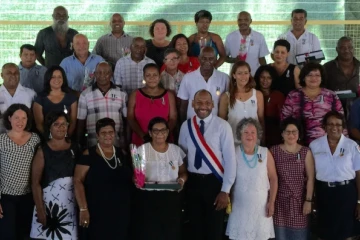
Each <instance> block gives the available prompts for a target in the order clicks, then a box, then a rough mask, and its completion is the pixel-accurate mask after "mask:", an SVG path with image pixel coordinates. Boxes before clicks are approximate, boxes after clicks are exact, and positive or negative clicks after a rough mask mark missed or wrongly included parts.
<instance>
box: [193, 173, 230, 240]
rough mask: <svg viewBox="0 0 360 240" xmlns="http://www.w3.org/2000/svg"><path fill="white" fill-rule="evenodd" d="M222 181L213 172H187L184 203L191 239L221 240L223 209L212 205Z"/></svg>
mask: <svg viewBox="0 0 360 240" xmlns="http://www.w3.org/2000/svg"><path fill="white" fill-rule="evenodd" d="M221 186H222V183H221V182H220V181H219V180H218V179H217V178H216V177H215V175H213V174H209V175H200V174H193V173H189V178H188V181H187V183H186V187H187V191H186V203H187V212H188V216H189V228H190V229H189V230H190V239H191V240H222V239H223V225H224V216H225V209H224V210H220V211H217V210H215V208H216V206H215V205H214V202H215V199H216V196H217V195H218V194H219V193H220V191H221Z"/></svg>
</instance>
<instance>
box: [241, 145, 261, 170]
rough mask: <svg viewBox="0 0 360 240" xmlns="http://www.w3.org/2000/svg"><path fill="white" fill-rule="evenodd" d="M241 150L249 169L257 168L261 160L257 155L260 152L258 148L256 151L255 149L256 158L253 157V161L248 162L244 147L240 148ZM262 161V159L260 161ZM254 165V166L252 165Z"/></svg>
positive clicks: (256, 147)
mask: <svg viewBox="0 0 360 240" xmlns="http://www.w3.org/2000/svg"><path fill="white" fill-rule="evenodd" d="M240 150H241V154H242V156H243V159H244V161H245V163H246V165H247V166H248V167H249V168H255V167H256V165H257V162H258V161H257V160H258V159H259V154H257V151H258V146H257V145H255V149H254V156H253V157H252V159H250V160H248V159H247V157H246V155H245V151H244V148H243V147H242V145H241V146H240ZM259 161H260V159H259ZM251 164H252V165H251Z"/></svg>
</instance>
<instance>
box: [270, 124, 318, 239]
mask: <svg viewBox="0 0 360 240" xmlns="http://www.w3.org/2000/svg"><path fill="white" fill-rule="evenodd" d="M280 131H281V136H282V138H283V139H284V143H282V144H279V145H276V146H273V147H272V148H271V149H270V152H271V153H272V155H273V157H274V161H275V166H276V172H277V175H278V193H277V196H276V201H275V213H274V226H275V236H276V239H277V240H288V239H291V240H307V239H308V236H309V228H308V214H309V213H310V212H311V202H312V196H313V192H314V179H315V169H314V168H315V166H314V159H313V156H312V153H311V151H310V149H309V148H308V147H304V146H302V145H300V144H299V143H298V140H299V138H300V136H301V124H300V122H299V121H298V120H296V119H294V118H292V117H289V118H287V119H285V120H284V121H283V122H282V123H281V125H280Z"/></svg>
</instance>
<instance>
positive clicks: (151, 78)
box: [0, 6, 360, 240]
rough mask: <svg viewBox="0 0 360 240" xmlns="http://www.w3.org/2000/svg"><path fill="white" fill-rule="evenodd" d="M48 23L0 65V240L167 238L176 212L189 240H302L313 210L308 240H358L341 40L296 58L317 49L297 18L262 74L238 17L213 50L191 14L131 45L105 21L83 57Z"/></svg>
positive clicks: (249, 33)
mask: <svg viewBox="0 0 360 240" xmlns="http://www.w3.org/2000/svg"><path fill="white" fill-rule="evenodd" d="M52 17H53V25H52V26H50V27H48V28H45V29H43V30H41V31H40V32H39V34H38V36H37V39H36V43H35V46H33V45H31V44H24V45H22V46H21V48H20V58H21V62H20V64H19V65H16V64H14V63H6V64H4V65H3V67H2V70H1V77H2V78H3V85H2V86H1V87H0V113H1V122H0V132H1V134H0V232H1V239H6V240H13V239H21V238H23V237H24V236H25V237H29V236H30V237H31V238H33V239H77V238H80V239H95V240H97V239H116V238H120V239H135V240H142V239H144V240H145V239H157V240H161V239H163V240H168V239H181V237H182V234H183V233H182V232H183V231H182V217H183V214H182V209H184V210H185V213H186V216H187V217H188V220H189V222H188V226H189V232H190V236H188V238H189V239H194V240H195V239H196V240H198V239H206V240H220V239H222V237H223V233H224V230H225V233H226V235H228V236H229V238H230V239H233V240H240V239H248V240H255V239H256V240H258V239H264V240H265V239H269V238H274V237H276V239H279V240H282V239H284V240H288V239H294V240H295V239H299V240H305V239H308V238H309V235H310V228H309V219H310V218H309V214H310V213H311V212H312V209H313V204H314V203H315V205H316V222H317V229H312V231H313V232H316V233H317V235H318V237H319V238H321V239H324V240H327V239H334V240H340V239H350V238H351V237H352V236H353V235H355V234H356V233H358V232H357V228H358V227H359V226H357V224H358V221H356V220H360V197H358V196H359V193H360V147H359V145H357V143H356V141H360V116H358V114H359V112H360V111H359V106H360V105H359V104H360V100H355V98H351V97H344V96H342V95H341V94H337V93H336V92H335V91H338V90H351V92H352V93H354V95H355V96H358V94H359V93H358V86H359V72H358V71H359V61H358V60H357V59H356V58H355V57H354V49H353V43H352V40H351V38H349V37H346V36H345V37H342V38H340V39H339V41H338V43H337V46H336V51H337V53H338V57H337V58H336V59H334V60H332V61H330V62H328V63H326V64H325V65H324V66H322V65H321V64H320V63H319V62H313V61H308V62H306V63H302V64H299V63H298V62H297V61H296V55H299V54H306V53H310V52H314V51H319V50H321V48H320V43H319V40H318V38H317V37H316V36H315V35H314V34H312V33H310V32H308V31H307V30H306V29H305V28H304V26H305V24H306V21H307V12H306V11H305V10H303V9H296V10H294V11H293V12H292V13H291V23H292V29H291V30H290V31H289V32H287V33H286V34H285V35H281V37H280V38H279V40H277V41H276V42H275V43H274V46H273V51H272V58H273V60H274V62H273V63H270V64H267V63H266V60H265V57H266V55H268V54H269V51H268V48H267V46H266V43H265V38H264V36H263V35H262V34H261V33H259V32H256V31H254V30H252V28H250V24H251V21H252V19H251V15H250V14H249V13H248V12H244V11H243V12H240V13H239V15H238V26H239V29H238V30H236V31H234V32H232V33H230V34H229V35H228V36H227V37H226V41H225V45H224V44H223V41H222V39H221V37H220V36H219V35H217V34H215V33H212V32H209V31H208V29H209V25H210V23H211V21H212V15H211V13H210V12H208V11H206V10H201V11H199V12H197V13H196V14H195V23H196V26H197V30H198V31H197V33H195V34H193V35H191V36H189V37H187V36H185V35H184V34H177V35H175V36H173V38H172V39H171V41H168V40H167V37H169V36H170V35H171V26H170V24H169V22H168V21H166V20H164V19H157V20H155V21H154V22H153V23H152V24H151V25H150V27H149V33H150V35H151V36H152V39H149V40H145V39H143V38H142V37H131V36H130V35H128V34H126V33H125V32H124V25H125V21H124V18H123V17H122V16H121V15H120V14H117V13H115V14H113V15H112V17H111V20H110V25H111V28H112V31H111V33H109V34H105V35H104V36H102V37H101V38H100V39H99V40H98V41H97V43H96V45H95V47H94V49H93V52H92V53H90V52H89V41H88V39H87V37H86V36H85V35H84V34H80V33H78V32H77V31H76V30H74V29H71V28H69V27H68V21H67V20H68V18H69V16H68V12H67V10H66V9H65V8H64V7H62V6H58V7H56V8H55V9H54V12H53V15H52ZM44 52H45V57H43V56H42V55H43V53H44ZM36 59H37V60H38V61H39V63H40V64H41V65H37V64H36V63H35V61H36ZM225 61H226V62H229V63H232V67H231V71H230V74H229V75H227V74H226V73H223V72H221V71H218V70H217V68H218V67H220V66H221V65H222V64H223V63H224V62H225ZM346 123H348V125H346ZM349 137H350V138H351V139H350V138H349ZM352 139H353V140H352ZM130 143H131V144H134V145H135V146H137V147H138V148H139V149H144V156H145V158H146V173H145V181H146V182H157V183H176V184H178V185H179V186H180V190H179V191H177V190H176V191H175V190H174V189H157V190H155V191H150V190H149V189H145V188H139V189H137V188H135V185H136V184H134V183H136V181H137V179H136V177H135V176H134V174H133V171H134V169H133V166H132V162H131V157H130V153H129V144H130ZM183 189H184V191H182V190H183ZM183 195H184V196H183ZM314 196H316V197H314ZM183 197H185V198H183ZM225 210H226V211H227V212H228V213H229V219H228V222H227V225H226V229H224V218H225V212H226V211H225Z"/></svg>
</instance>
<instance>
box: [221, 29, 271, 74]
mask: <svg viewBox="0 0 360 240" xmlns="http://www.w3.org/2000/svg"><path fill="white" fill-rule="evenodd" d="M248 37H249V38H250V41H249V42H250V43H249V47H248V49H247V55H246V60H245V61H246V62H247V63H248V64H249V65H250V68H251V75H252V76H254V75H255V72H256V70H257V69H258V67H259V66H260V63H259V58H262V57H265V56H266V55H268V54H269V49H268V46H267V44H266V41H265V38H264V35H262V34H261V33H259V32H257V31H254V30H252V29H251V32H250V35H249V36H248ZM242 38H243V36H242V35H241V33H240V31H239V30H236V31H233V32H231V33H229V35H227V36H226V40H225V50H226V55H227V56H231V57H232V58H237V57H238V55H239V50H240V42H241V39H242Z"/></svg>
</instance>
